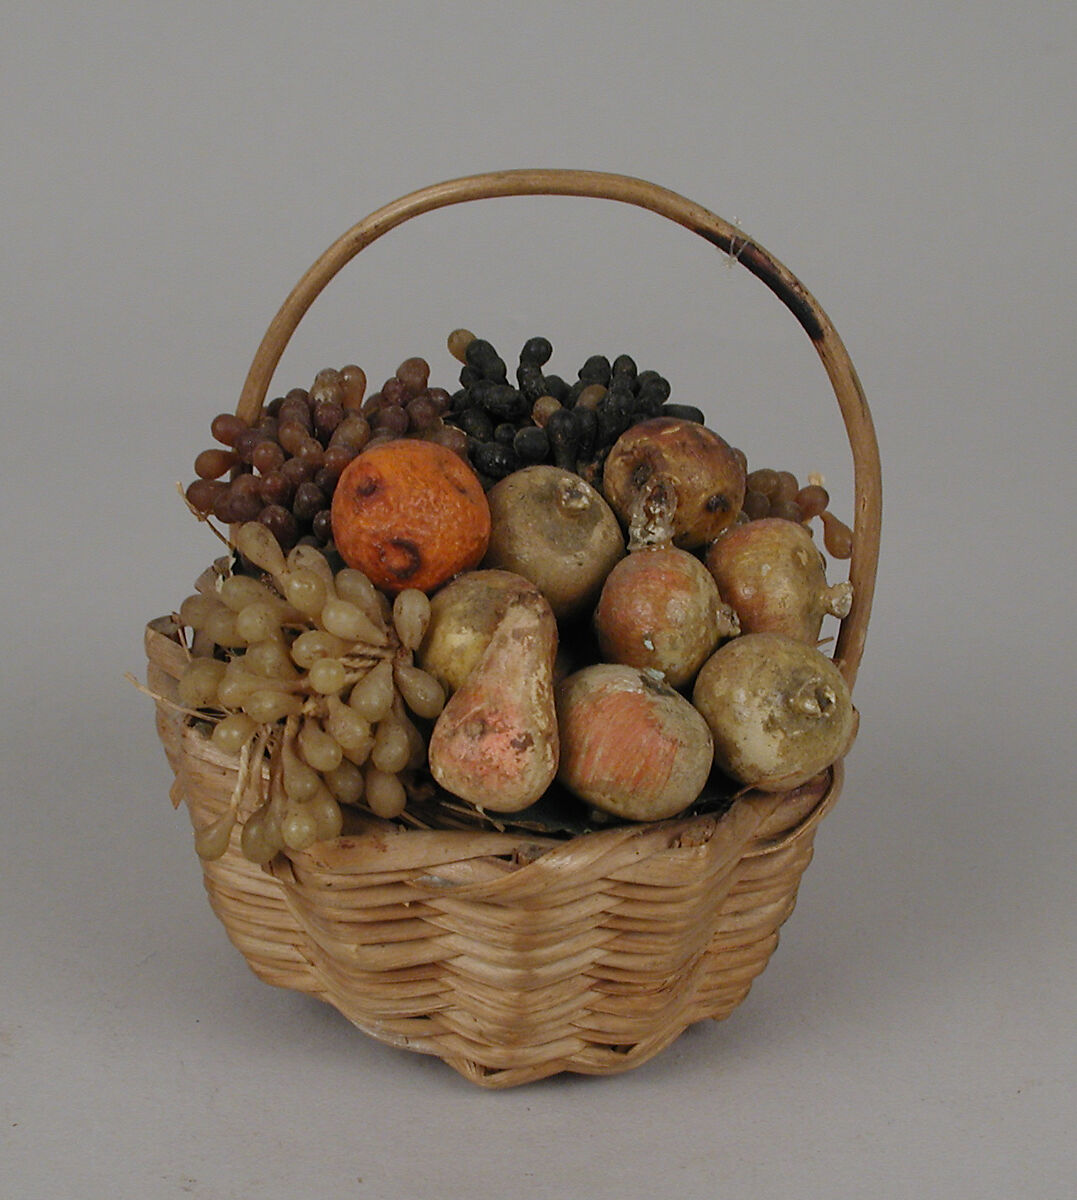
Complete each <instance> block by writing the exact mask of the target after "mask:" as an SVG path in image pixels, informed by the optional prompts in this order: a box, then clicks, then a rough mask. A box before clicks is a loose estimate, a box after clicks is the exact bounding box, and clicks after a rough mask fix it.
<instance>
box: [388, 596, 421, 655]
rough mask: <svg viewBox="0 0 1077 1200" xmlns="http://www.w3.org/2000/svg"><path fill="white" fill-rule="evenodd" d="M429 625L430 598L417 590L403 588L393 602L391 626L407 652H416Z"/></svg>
mask: <svg viewBox="0 0 1077 1200" xmlns="http://www.w3.org/2000/svg"><path fill="white" fill-rule="evenodd" d="M429 624H430V598H429V596H427V594H426V593H425V592H421V591H419V590H418V588H405V589H404V590H403V591H402V592H400V593H398V595H397V597H396V599H395V600H394V601H393V626H394V628H395V629H396V633H397V636H398V637H399V638H400V640H401V642H402V643H403V644H404V646H405V647H406V648H407V649H408V650H418V648H419V646H420V644H421V642H422V640H423V637H424V635H425V634H426V627H427V626H428V625H429Z"/></svg>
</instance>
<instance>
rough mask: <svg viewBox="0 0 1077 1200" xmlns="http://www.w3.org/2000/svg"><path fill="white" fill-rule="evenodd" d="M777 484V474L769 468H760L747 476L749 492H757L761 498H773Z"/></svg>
mask: <svg viewBox="0 0 1077 1200" xmlns="http://www.w3.org/2000/svg"><path fill="white" fill-rule="evenodd" d="M778 482H779V481H778V472H777V471H772V470H771V469H770V467H760V468H759V469H758V470H757V471H751V472H749V474H748V488H749V490H750V491H753V492H759V493H760V494H761V495H763V496H767V497H770V496H773V495H774V493H775V492H776V491H777V490H778Z"/></svg>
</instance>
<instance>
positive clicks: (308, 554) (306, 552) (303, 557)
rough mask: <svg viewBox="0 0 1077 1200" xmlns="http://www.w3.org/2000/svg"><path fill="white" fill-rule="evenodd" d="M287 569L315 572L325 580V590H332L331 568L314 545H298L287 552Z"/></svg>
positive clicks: (330, 591)
mask: <svg viewBox="0 0 1077 1200" xmlns="http://www.w3.org/2000/svg"><path fill="white" fill-rule="evenodd" d="M287 563H288V570H289V571H298V570H299V569H300V568H303V567H305V568H307V569H308V570H311V571H314V572H316V573H317V574H318V575H320V576H321V577H322V579H323V580H324V581H325V586H326V590H327V592H329V593H330V594H332V591H333V568H332V567H331V566H330V565H329V561H328V559H327V558H326V557H325V555H324V554H323V553H322V552H321V551H320V550H319V549H318V548H317V547H316V546H306V545H302V544H301V545H298V546H295V547H294V548H293V549H292V550H290V551H289V552H288V559H287Z"/></svg>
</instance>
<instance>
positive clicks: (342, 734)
mask: <svg viewBox="0 0 1077 1200" xmlns="http://www.w3.org/2000/svg"><path fill="white" fill-rule="evenodd" d="M328 707H329V715H328V716H327V717H326V722H325V728H326V730H327V731H328V732H329V733H330V734H331V735H332V736H333V738H335V740H336V742H337V744H338V745H339V746H340V747H341V749H342V750H343V751H344V752H345V754H347V755H349V756H353V755H361V758H357V759H356V760H355V761H362V760H363V759H365V758H366V756H367V755H368V754H369V753H370V751H371V749H372V748H373V745H374V731H373V729H372V728H371V726H370V722H369V721H364V720H363V718H362V717H361V716H360V715H359V714H358V713H357V712H356V711H355V709H354V708H349V706H348V705H347V704H343V703H342V702H341V701H340V700H339V699H338V698H337V697H336V696H330V697H329V698H328Z"/></svg>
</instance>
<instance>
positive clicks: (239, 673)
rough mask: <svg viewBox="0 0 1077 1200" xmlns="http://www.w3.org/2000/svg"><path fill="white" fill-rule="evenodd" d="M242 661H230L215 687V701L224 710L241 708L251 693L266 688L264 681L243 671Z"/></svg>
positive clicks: (238, 659)
mask: <svg viewBox="0 0 1077 1200" xmlns="http://www.w3.org/2000/svg"><path fill="white" fill-rule="evenodd" d="M243 661H244V660H243V659H242V658H234V659H232V661H231V662H230V663H229V664H228V667H227V669H226V670H225V672H224V675H223V676H222V678H221V681H220V683H219V684H218V685H217V699H218V700H219V701H220V703H221V705H222V706H223V707H224V708H240V707H242V705H243V704H244V703H245V702H246V700H247V698H248V697H249V696H250V695H251V693H252V692H256V691H258V690H259V689H260V688H264V687H266V686H267V683H266V680H264V679H260V678H259V677H258V676H256V675H252V674H251V673H250V672H249V671H246V670H244V667H243Z"/></svg>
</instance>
